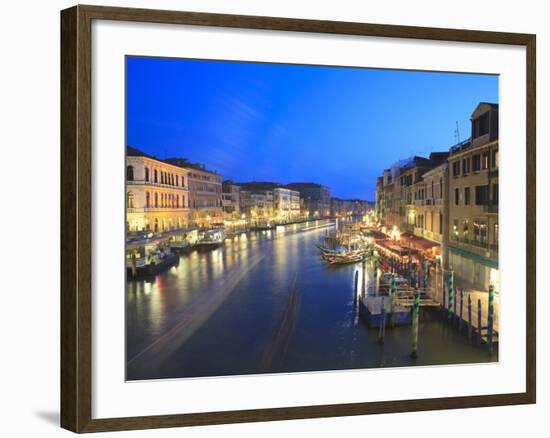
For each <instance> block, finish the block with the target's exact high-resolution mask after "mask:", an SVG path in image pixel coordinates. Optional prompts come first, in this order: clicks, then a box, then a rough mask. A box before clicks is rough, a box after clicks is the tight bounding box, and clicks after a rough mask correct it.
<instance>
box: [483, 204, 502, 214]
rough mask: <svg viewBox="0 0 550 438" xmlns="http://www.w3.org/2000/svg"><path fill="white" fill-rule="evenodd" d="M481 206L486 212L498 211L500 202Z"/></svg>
mask: <svg viewBox="0 0 550 438" xmlns="http://www.w3.org/2000/svg"><path fill="white" fill-rule="evenodd" d="M481 207H482V210H483V212H484V213H498V204H488V205H482V206H481Z"/></svg>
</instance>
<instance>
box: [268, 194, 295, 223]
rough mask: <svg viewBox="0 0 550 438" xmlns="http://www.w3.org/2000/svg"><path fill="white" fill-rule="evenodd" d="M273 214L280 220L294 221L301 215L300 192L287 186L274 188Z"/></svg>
mask: <svg viewBox="0 0 550 438" xmlns="http://www.w3.org/2000/svg"><path fill="white" fill-rule="evenodd" d="M273 208H274V211H273V214H274V217H275V220H277V221H279V222H292V221H295V220H297V219H298V218H299V217H300V192H298V191H296V190H291V189H288V188H285V187H276V188H274V189H273Z"/></svg>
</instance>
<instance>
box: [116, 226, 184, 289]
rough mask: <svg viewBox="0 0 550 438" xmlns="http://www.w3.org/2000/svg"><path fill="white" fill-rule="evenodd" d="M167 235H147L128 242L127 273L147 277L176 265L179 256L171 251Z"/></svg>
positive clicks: (131, 275)
mask: <svg viewBox="0 0 550 438" xmlns="http://www.w3.org/2000/svg"><path fill="white" fill-rule="evenodd" d="M168 241H169V239H168V238H167V237H162V236H161V237H146V238H137V239H130V240H128V241H127V242H126V275H127V277H128V278H134V279H139V278H147V277H152V276H155V275H156V274H158V273H160V272H163V271H166V270H167V269H169V268H171V267H172V266H175V265H176V264H177V263H178V261H179V257H178V255H177V254H174V253H172V252H171V251H170V246H169V244H168Z"/></svg>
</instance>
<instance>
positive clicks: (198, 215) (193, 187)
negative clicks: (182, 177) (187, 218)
mask: <svg viewBox="0 0 550 438" xmlns="http://www.w3.org/2000/svg"><path fill="white" fill-rule="evenodd" d="M165 161H166V162H167V163H170V164H173V165H175V166H178V167H180V168H185V169H187V170H188V180H189V206H190V208H191V216H192V221H193V223H194V224H195V225H196V226H198V227H200V228H212V227H217V226H222V225H223V206H222V177H221V175H219V174H218V173H216V172H214V171H210V170H207V169H205V168H203V167H199V166H197V165H193V164H190V163H189V162H188V161H187V160H185V159H181V158H169V159H167V160H165Z"/></svg>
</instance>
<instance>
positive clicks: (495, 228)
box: [493, 223, 498, 245]
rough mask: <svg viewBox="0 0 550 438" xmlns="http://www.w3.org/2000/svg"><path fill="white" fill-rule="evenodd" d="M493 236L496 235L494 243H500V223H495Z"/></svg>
mask: <svg viewBox="0 0 550 438" xmlns="http://www.w3.org/2000/svg"><path fill="white" fill-rule="evenodd" d="M493 237H494V240H493V243H494V244H495V245H498V223H496V224H495V225H494V231H493Z"/></svg>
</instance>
